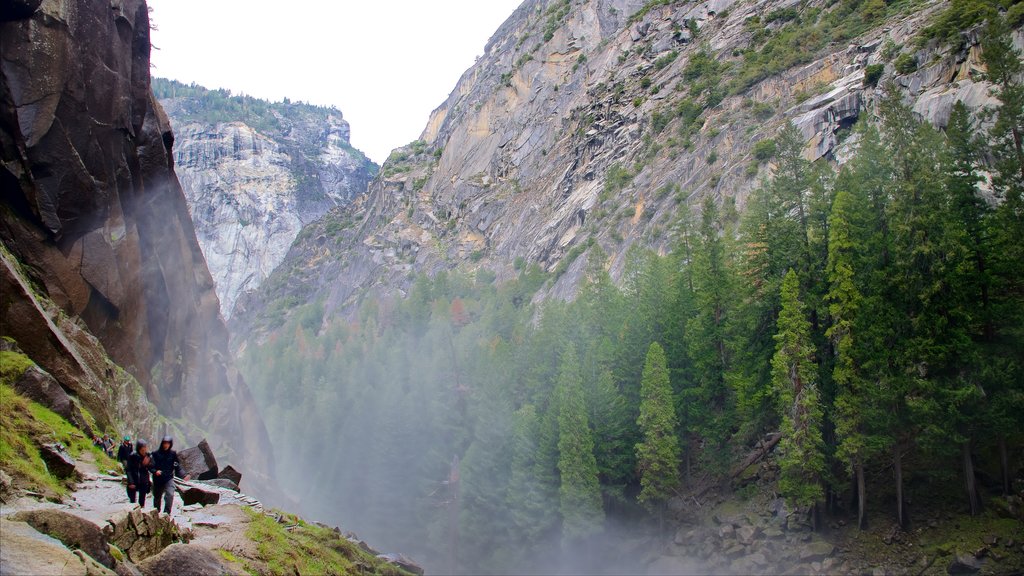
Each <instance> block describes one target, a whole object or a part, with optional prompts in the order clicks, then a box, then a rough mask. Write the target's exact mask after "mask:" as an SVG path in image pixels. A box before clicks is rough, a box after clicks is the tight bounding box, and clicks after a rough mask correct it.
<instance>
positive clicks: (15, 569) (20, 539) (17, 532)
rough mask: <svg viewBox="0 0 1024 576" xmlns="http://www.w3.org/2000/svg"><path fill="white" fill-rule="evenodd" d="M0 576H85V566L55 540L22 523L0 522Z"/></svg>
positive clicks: (0, 519) (2, 519) (2, 520)
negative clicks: (20, 575) (0, 542)
mask: <svg viewBox="0 0 1024 576" xmlns="http://www.w3.org/2000/svg"><path fill="white" fill-rule="evenodd" d="M0 534H3V546H0V574H33V575H38V576H50V575H54V576H87V575H86V571H85V566H83V565H82V562H81V561H80V560H79V559H78V557H77V556H75V555H74V554H72V553H71V552H70V551H69V550H68V549H67V548H65V547H64V545H63V544H61V543H60V541H59V540H57V539H56V538H51V537H50V536H47V535H45V534H40V533H39V532H38V531H36V530H35V529H34V528H32V527H31V526H29V525H28V524H26V523H25V522H14V521H11V520H7V519H6V518H0Z"/></svg>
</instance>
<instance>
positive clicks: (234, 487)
mask: <svg viewBox="0 0 1024 576" xmlns="http://www.w3.org/2000/svg"><path fill="white" fill-rule="evenodd" d="M203 484H209V485H210V486H217V487H218V488H226V489H228V490H231V491H233V492H241V489H239V488H238V484H235V483H234V482H232V481H231V480H228V479H227V478H214V479H213V480H203Z"/></svg>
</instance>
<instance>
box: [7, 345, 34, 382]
mask: <svg viewBox="0 0 1024 576" xmlns="http://www.w3.org/2000/svg"><path fill="white" fill-rule="evenodd" d="M33 364H34V362H32V360H30V359H29V357H28V356H25V355H24V354H21V353H19V352H10V351H7V350H4V351H0V384H5V385H7V386H10V385H12V384H14V381H15V380H17V379H18V378H19V377H20V376H21V375H22V374H24V373H25V370H28V369H29V368H30V367H31V366H32V365H33Z"/></svg>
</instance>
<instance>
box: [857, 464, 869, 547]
mask: <svg viewBox="0 0 1024 576" xmlns="http://www.w3.org/2000/svg"><path fill="white" fill-rule="evenodd" d="M854 472H855V473H856V474H857V527H858V528H860V529H861V530H867V529H868V515H867V505H868V495H867V487H866V486H865V482H864V464H863V463H861V462H860V461H859V460H858V461H857V463H856V464H854Z"/></svg>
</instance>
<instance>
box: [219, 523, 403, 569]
mask: <svg viewBox="0 0 1024 576" xmlns="http://www.w3.org/2000/svg"><path fill="white" fill-rule="evenodd" d="M246 513H247V514H249V517H250V523H249V527H248V528H247V529H246V531H245V535H246V537H247V538H249V539H250V540H252V541H253V542H255V543H256V549H257V551H258V553H259V558H258V559H245V560H242V559H239V558H238V557H236V556H235V555H234V554H231V553H230V552H226V551H219V552H220V553H221V556H222V557H224V558H225V559H226V560H230V561H232V562H240V563H244V565H245V568H246V570H248V571H250V572H254V573H260V574H262V573H267V572H269V573H271V574H356V573H358V574H389V575H396V576H397V575H402V574H405V572H404V571H402V570H401V569H399V568H398V567H396V566H393V565H391V564H388V563H387V562H383V561H382V560H380V559H378V558H376V557H375V556H373V555H372V554H369V553H367V552H366V551H364V550H362V549H361V548H360V547H359V546H357V545H356V544H354V543H352V542H349V541H348V540H347V539H346V538H343V537H341V535H339V534H337V533H335V532H334V531H333V530H330V529H328V528H323V527H320V526H315V525H312V524H307V523H306V522H304V521H302V520H301V519H300V518H298V517H295V516H287V515H285V516H284V517H283V518H282V520H283V521H284V522H286V523H287V525H288V526H290V527H291V528H290V529H287V530H286V529H285V524H282V523H279V522H277V521H276V520H274V519H273V518H271V517H270V516H267V515H265V514H261V513H259V512H255V511H253V510H248V509H247V510H246ZM226 554H230V555H231V556H232V557H233V558H234V559H229V558H228V556H227V555H226Z"/></svg>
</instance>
